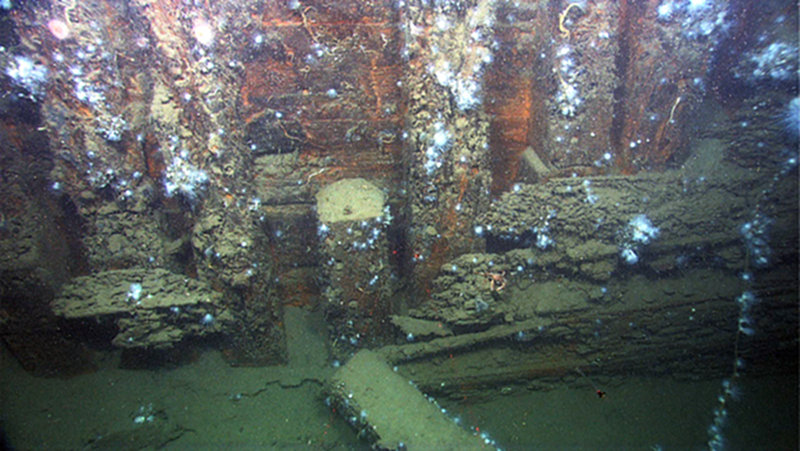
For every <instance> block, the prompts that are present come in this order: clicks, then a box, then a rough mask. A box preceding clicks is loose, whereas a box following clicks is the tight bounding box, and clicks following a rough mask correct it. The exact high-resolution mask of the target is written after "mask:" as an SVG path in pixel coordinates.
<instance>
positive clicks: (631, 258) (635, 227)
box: [619, 214, 660, 265]
mask: <svg viewBox="0 0 800 451" xmlns="http://www.w3.org/2000/svg"><path fill="white" fill-rule="evenodd" d="M659 233H660V231H659V229H658V227H655V226H654V225H653V223H652V221H650V218H648V217H647V216H645V215H643V214H640V215H636V216H634V217H633V219H631V220H630V221H629V222H628V225H627V226H625V227H624V228H623V229H622V230H621V231H620V232H619V237H620V239H621V244H620V254H619V256H620V258H622V260H623V261H624V262H625V263H627V264H629V265H634V264H636V263H638V262H639V253H640V252H641V249H642V247H644V246H646V245H648V244H650V242H652V241H653V240H655V239H656V238H658V235H659Z"/></svg>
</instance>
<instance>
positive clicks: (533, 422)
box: [0, 351, 798, 450]
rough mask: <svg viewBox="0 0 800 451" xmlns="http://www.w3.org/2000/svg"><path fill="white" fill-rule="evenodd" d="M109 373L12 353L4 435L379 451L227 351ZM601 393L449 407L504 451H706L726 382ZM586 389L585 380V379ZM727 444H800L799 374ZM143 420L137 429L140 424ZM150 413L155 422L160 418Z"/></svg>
mask: <svg viewBox="0 0 800 451" xmlns="http://www.w3.org/2000/svg"><path fill="white" fill-rule="evenodd" d="M106 363H107V365H106V366H107V367H106V368H102V369H100V370H98V371H97V372H94V373H92V374H86V375H81V376H76V377H73V378H70V379H48V378H38V377H32V376H30V375H28V374H26V373H25V372H24V371H22V369H21V368H20V367H19V365H18V364H17V363H16V362H15V361H14V360H13V359H11V358H10V357H9V356H8V354H6V353H3V358H2V368H1V369H0V377H1V378H2V398H1V399H0V403H1V404H2V429H3V431H4V433H5V439H6V441H7V442H8V443H9V444H10V445H11V446H13V447H14V448H16V449H85V448H100V449H142V448H163V449H219V448H222V447H228V448H237V449H241V448H262V449H263V448H267V449H269V448H277V449H286V448H292V449H306V448H313V449H367V448H368V445H367V444H366V443H364V442H360V441H359V440H358V438H357V437H356V434H355V432H353V431H352V430H351V429H350V428H349V427H348V425H347V424H346V423H345V422H344V421H343V420H342V419H341V418H339V416H338V415H337V414H336V413H334V412H332V411H331V410H330V408H328V407H326V405H325V399H324V395H323V394H322V384H321V383H320V382H319V381H320V380H322V377H320V378H315V377H308V376H307V375H298V376H297V377H295V378H293V377H292V375H291V374H287V373H286V372H287V369H286V368H277V367H276V368H269V367H268V368H232V367H230V366H229V365H227V364H226V363H225V362H224V361H223V360H222V358H221V356H220V355H219V353H217V352H212V351H209V352H206V353H205V354H203V355H202V356H201V357H200V358H199V359H198V360H197V361H195V362H193V363H190V364H187V365H184V366H182V367H180V368H177V369H171V370H158V371H152V370H123V369H118V368H116V367H115V362H114V361H113V359H110V360H109V361H108V362H106ZM608 384H609V385H608V386H602V387H600V388H602V389H603V390H605V391H606V392H607V396H606V397H605V398H604V399H599V398H598V397H597V396H596V394H595V391H594V388H593V387H591V386H589V385H588V384H587V386H585V387H579V386H576V387H571V388H567V387H565V388H562V389H556V390H552V391H547V392H543V391H530V390H526V389H524V388H517V387H508V388H506V389H505V390H502V391H501V390H500V389H498V390H497V394H496V396H488V397H483V398H482V399H483V400H482V401H477V400H472V399H469V398H467V399H464V400H459V401H454V400H444V399H442V400H439V402H440V403H441V404H442V405H443V406H444V407H446V408H447V410H448V415H450V416H451V417H453V418H455V417H458V418H460V423H461V424H463V425H467V426H469V425H474V426H478V427H479V428H480V431H481V432H486V433H488V434H489V435H490V436H491V438H493V439H495V440H496V441H497V443H498V444H499V445H500V446H501V447H502V448H503V449H510V450H513V449H660V448H663V449H701V448H703V447H704V445H705V443H706V441H707V440H708V435H707V433H706V430H707V428H708V426H709V425H710V424H711V421H712V418H713V415H712V410H713V409H714V408H715V407H716V406H717V401H716V398H717V395H718V394H719V392H720V381H719V380H713V381H699V382H687V381H678V380H675V379H673V378H630V379H627V380H621V379H619V380H615V381H613V382H609V383H608ZM577 385H580V384H577ZM739 385H740V387H739V388H740V391H741V395H740V399H739V400H738V401H736V402H733V403H731V404H729V406H728V410H729V420H728V423H727V425H726V427H725V428H724V434H723V435H724V437H725V439H726V443H727V445H728V446H727V449H771V450H779V449H787V450H788V449H797V447H798V413H797V409H798V402H797V400H798V381H797V377H795V376H792V377H790V376H785V377H762V378H755V379H748V378H744V379H742V380H741V383H740V384H739ZM137 417H140V419H139V421H142V417H144V421H143V422H142V423H137V422H136V419H137ZM148 417H150V418H149V420H148Z"/></svg>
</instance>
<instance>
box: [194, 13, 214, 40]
mask: <svg viewBox="0 0 800 451" xmlns="http://www.w3.org/2000/svg"><path fill="white" fill-rule="evenodd" d="M192 34H193V35H194V38H195V39H197V42H199V43H200V44H202V45H203V46H205V47H208V46H210V45H211V44H213V43H214V37H215V33H214V27H212V26H211V24H210V23H208V21H207V20H205V19H195V20H194V23H193V25H192Z"/></svg>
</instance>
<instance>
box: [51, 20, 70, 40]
mask: <svg viewBox="0 0 800 451" xmlns="http://www.w3.org/2000/svg"><path fill="white" fill-rule="evenodd" d="M47 29H48V30H50V33H53V36H55V38H56V39H58V40H59V41H63V40H64V39H67V38H68V37H69V35H70V31H69V27H68V26H67V24H66V22H64V21H63V20H61V19H50V21H49V22H47Z"/></svg>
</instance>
